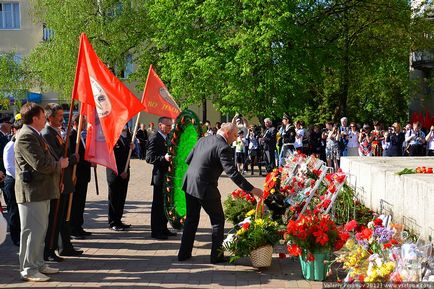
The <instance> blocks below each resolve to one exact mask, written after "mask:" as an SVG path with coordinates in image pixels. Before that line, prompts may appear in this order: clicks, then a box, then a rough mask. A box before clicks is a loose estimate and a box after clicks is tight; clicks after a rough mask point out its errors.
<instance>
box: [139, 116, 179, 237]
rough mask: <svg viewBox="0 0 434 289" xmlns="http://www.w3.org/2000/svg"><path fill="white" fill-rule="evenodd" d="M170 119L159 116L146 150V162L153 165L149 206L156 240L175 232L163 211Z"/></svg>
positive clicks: (152, 234)
mask: <svg viewBox="0 0 434 289" xmlns="http://www.w3.org/2000/svg"><path fill="white" fill-rule="evenodd" d="M172 123H173V122H172V119H171V118H168V117H160V118H159V119H158V131H157V132H156V133H154V134H152V136H151V137H150V139H149V143H148V148H147V150H146V162H147V163H149V164H152V165H154V168H153V170H152V180H151V185H152V186H154V195H153V199H152V208H151V237H152V238H154V239H158V240H167V239H168V237H169V236H175V235H176V233H173V232H171V231H169V229H168V228H167V218H166V215H165V213H164V196H163V183H164V175H165V174H166V173H167V170H168V168H169V162H170V155H168V154H167V144H166V138H167V135H168V134H169V132H170V130H171V129H172Z"/></svg>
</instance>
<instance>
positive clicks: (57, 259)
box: [44, 254, 64, 262]
mask: <svg viewBox="0 0 434 289" xmlns="http://www.w3.org/2000/svg"><path fill="white" fill-rule="evenodd" d="M44 260H45V261H50V262H62V261H63V260H64V259H63V258H62V257H59V256H57V255H56V254H50V255H47V256H44Z"/></svg>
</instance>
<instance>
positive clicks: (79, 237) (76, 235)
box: [71, 232, 85, 240]
mask: <svg viewBox="0 0 434 289" xmlns="http://www.w3.org/2000/svg"><path fill="white" fill-rule="evenodd" d="M71 238H72V239H75V240H83V239H85V237H84V235H83V234H81V232H72V233H71Z"/></svg>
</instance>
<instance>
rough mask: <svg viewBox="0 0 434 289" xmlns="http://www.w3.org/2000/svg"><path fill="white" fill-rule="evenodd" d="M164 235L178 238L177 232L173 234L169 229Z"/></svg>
mask: <svg viewBox="0 0 434 289" xmlns="http://www.w3.org/2000/svg"><path fill="white" fill-rule="evenodd" d="M163 234H164V235H166V236H168V237H175V236H176V232H172V231H170V230H169V229H167V230H165V231H164V232H163Z"/></svg>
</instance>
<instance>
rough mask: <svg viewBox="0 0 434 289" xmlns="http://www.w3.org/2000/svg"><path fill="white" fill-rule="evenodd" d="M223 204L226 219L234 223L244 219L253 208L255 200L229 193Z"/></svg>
mask: <svg viewBox="0 0 434 289" xmlns="http://www.w3.org/2000/svg"><path fill="white" fill-rule="evenodd" d="M223 205H224V212H225V218H226V220H228V221H229V222H231V223H232V224H234V225H236V224H238V223H240V222H241V221H243V220H244V218H245V217H246V214H247V213H248V212H249V211H251V210H254V209H255V207H256V202H251V201H248V200H246V199H244V198H233V197H232V196H231V195H229V196H228V197H227V199H226V200H225V201H224V204H223Z"/></svg>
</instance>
